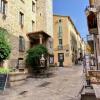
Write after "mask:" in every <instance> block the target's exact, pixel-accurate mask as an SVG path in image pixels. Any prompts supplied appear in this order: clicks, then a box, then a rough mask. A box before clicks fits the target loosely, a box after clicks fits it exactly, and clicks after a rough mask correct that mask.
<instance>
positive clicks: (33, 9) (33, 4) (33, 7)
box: [32, 1, 35, 12]
mask: <svg viewBox="0 0 100 100" xmlns="http://www.w3.org/2000/svg"><path fill="white" fill-rule="evenodd" d="M32 11H33V12H35V3H34V2H33V1H32Z"/></svg>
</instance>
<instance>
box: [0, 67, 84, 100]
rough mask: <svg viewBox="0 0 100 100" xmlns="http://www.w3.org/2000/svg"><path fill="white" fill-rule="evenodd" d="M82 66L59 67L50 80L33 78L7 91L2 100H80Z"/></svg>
mask: <svg viewBox="0 0 100 100" xmlns="http://www.w3.org/2000/svg"><path fill="white" fill-rule="evenodd" d="M82 86H83V73H82V67H81V66H74V67H72V68H63V67H59V68H57V69H56V70H55V71H54V76H52V77H50V78H37V79H36V78H31V79H28V80H27V82H26V83H25V84H23V85H22V86H17V87H13V88H10V89H6V91H5V93H4V94H3V95H0V100H80V95H79V93H80V91H81V89H82Z"/></svg>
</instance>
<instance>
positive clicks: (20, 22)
mask: <svg viewBox="0 0 100 100" xmlns="http://www.w3.org/2000/svg"><path fill="white" fill-rule="evenodd" d="M19 24H20V25H21V26H23V25H24V14H23V13H22V12H20V13H19Z"/></svg>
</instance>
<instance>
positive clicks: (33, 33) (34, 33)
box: [27, 31, 51, 37]
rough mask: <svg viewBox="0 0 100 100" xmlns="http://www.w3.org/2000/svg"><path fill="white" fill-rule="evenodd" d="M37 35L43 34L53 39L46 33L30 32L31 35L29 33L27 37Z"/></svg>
mask: <svg viewBox="0 0 100 100" xmlns="http://www.w3.org/2000/svg"><path fill="white" fill-rule="evenodd" d="M36 34H42V35H44V36H46V37H51V36H50V35H49V34H47V33H46V32H44V31H36V32H29V33H27V36H34V35H36Z"/></svg>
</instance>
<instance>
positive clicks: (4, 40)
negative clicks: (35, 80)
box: [0, 28, 11, 62]
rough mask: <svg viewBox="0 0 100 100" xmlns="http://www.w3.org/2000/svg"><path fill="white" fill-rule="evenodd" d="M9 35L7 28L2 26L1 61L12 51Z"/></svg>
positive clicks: (0, 30) (0, 31)
mask: <svg viewBox="0 0 100 100" xmlns="http://www.w3.org/2000/svg"><path fill="white" fill-rule="evenodd" d="M7 36H8V32H7V31H6V30H5V29H3V28H0V62H1V61H3V60H5V59H7V58H8V57H9V54H10V52H11V48H10V45H9V43H8V38H7Z"/></svg>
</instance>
